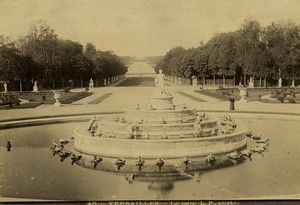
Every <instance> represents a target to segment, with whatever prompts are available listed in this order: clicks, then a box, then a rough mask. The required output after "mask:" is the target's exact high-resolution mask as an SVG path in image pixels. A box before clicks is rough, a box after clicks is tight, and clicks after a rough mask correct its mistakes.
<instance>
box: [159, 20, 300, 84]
mask: <svg viewBox="0 0 300 205" xmlns="http://www.w3.org/2000/svg"><path fill="white" fill-rule="evenodd" d="M159 69H162V70H163V72H164V73H165V74H167V75H173V76H177V77H183V78H188V79H190V78H191V77H192V76H196V77H198V79H202V80H205V78H210V79H215V78H221V79H222V78H223V84H225V78H226V77H227V78H229V77H230V78H233V79H234V81H235V84H238V83H241V84H244V85H247V81H248V80H249V78H250V77H252V78H253V79H257V80H258V79H259V86H262V78H263V79H265V80H267V81H268V82H270V83H271V84H272V83H273V84H276V83H277V81H278V79H279V78H282V79H285V80H289V81H291V83H292V85H294V84H295V80H296V79H299V78H300V26H299V25H296V24H295V23H291V22H281V23H274V22H273V23H271V24H270V25H268V26H266V27H262V26H260V23H259V22H258V21H256V20H251V19H246V20H245V21H244V23H243V24H242V25H241V26H240V28H239V29H238V30H237V31H234V32H227V33H219V34H216V35H215V36H213V37H212V38H211V39H210V40H209V41H207V42H206V43H203V42H200V45H199V46H198V47H196V48H189V49H184V48H183V47H175V48H173V49H171V50H170V51H168V52H167V53H166V55H165V56H164V58H163V59H162V60H161V61H160V62H159V63H158V64H157V65H156V67H155V71H156V72H158V70H159Z"/></svg>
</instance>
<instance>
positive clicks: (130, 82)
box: [118, 77, 155, 87]
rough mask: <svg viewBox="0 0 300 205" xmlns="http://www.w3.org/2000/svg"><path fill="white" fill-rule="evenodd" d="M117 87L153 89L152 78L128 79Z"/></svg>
mask: <svg viewBox="0 0 300 205" xmlns="http://www.w3.org/2000/svg"><path fill="white" fill-rule="evenodd" d="M118 86H145V87H154V86H155V83H154V78H153V77H129V78H127V79H126V80H124V81H123V82H122V83H120V84H119V85H118Z"/></svg>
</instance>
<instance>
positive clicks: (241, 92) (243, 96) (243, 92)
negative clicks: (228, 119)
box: [239, 89, 247, 103]
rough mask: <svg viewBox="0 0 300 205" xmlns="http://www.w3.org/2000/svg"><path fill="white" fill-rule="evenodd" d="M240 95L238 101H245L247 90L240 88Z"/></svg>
mask: <svg viewBox="0 0 300 205" xmlns="http://www.w3.org/2000/svg"><path fill="white" fill-rule="evenodd" d="M240 96H241V99H240V100H239V102H242V103H246V102H247V100H246V99H245V98H246V96H247V91H246V90H244V89H241V90H240Z"/></svg>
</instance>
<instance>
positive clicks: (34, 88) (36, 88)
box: [33, 81, 39, 92]
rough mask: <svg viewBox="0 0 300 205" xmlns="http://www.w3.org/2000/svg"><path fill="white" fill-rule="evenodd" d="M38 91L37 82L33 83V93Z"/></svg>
mask: <svg viewBox="0 0 300 205" xmlns="http://www.w3.org/2000/svg"><path fill="white" fill-rule="evenodd" d="M38 91H39V87H38V85H37V81H34V86H33V92H38Z"/></svg>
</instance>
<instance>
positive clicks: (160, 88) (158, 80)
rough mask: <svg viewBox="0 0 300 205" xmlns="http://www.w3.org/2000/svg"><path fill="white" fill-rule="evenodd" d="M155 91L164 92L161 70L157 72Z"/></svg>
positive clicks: (163, 77) (163, 78)
mask: <svg viewBox="0 0 300 205" xmlns="http://www.w3.org/2000/svg"><path fill="white" fill-rule="evenodd" d="M155 85H156V90H157V92H158V93H166V92H165V75H164V74H163V73H162V70H161V69H160V70H159V74H158V75H157V76H156V78H155Z"/></svg>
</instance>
